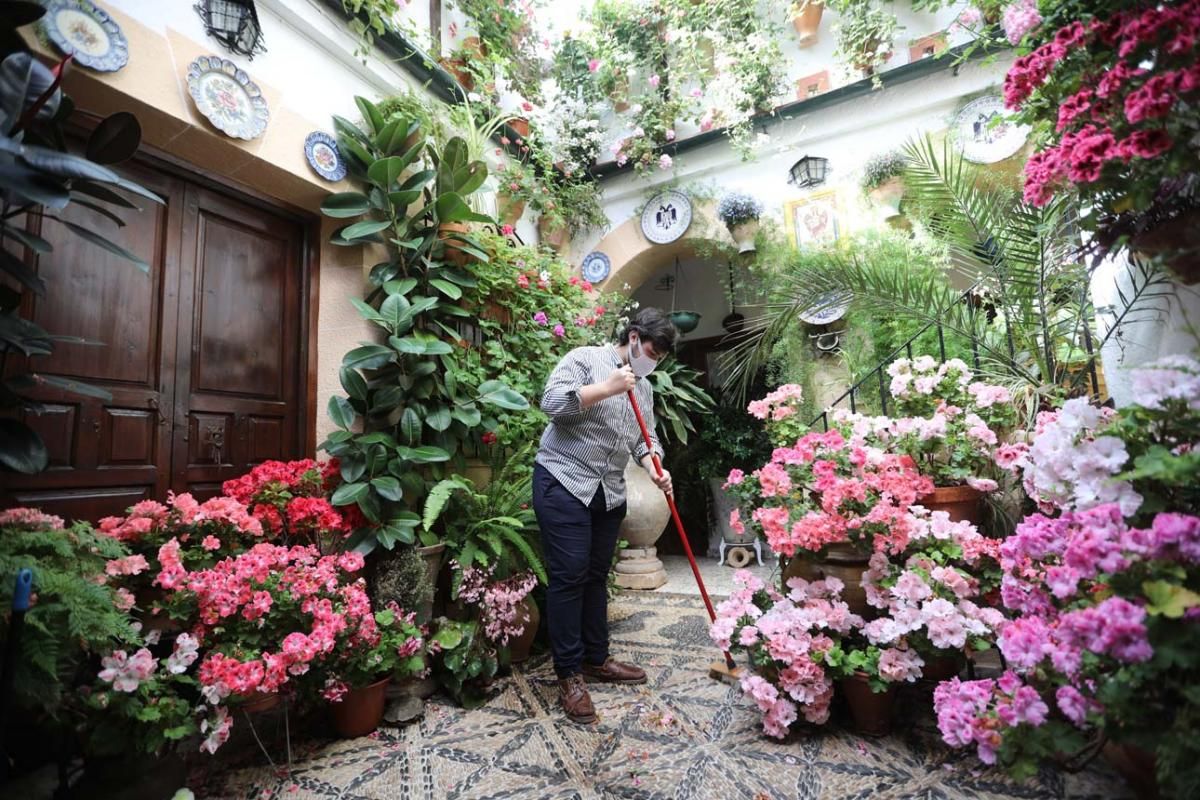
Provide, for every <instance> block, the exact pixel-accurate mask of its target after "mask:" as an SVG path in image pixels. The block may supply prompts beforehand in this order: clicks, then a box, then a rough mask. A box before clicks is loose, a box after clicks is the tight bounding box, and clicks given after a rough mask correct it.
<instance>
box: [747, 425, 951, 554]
mask: <svg viewBox="0 0 1200 800" xmlns="http://www.w3.org/2000/svg"><path fill="white" fill-rule="evenodd" d="M725 488H726V489H728V490H730V492H731V494H733V495H734V496H735V497H736V498H737V500H738V504H739V508H737V509H735V510H734V511H733V513H732V516H731V518H730V524H731V525H732V526H733V527H734V528H735V529H736V530H739V532H740V531H742V530H744V526H745V525H751V526H752V527H753V528H754V529H755V531H756V532H757V533H759V534H760V535H763V536H765V537H766V540H767V542H768V543H769V544H770V546H771V549H772V550H774V551H775V552H776V553H778V554H779V555H783V556H786V557H788V558H791V557H792V556H794V555H795V554H796V551H797V550H798V549H800V550H820V549H821V548H823V547H825V546H827V545H830V544H835V543H842V542H848V543H852V544H854V545H855V546H857V547H861V548H864V549H874V550H877V551H886V552H891V553H899V552H902V551H903V550H904V548H905V547H906V546H907V545H908V534H909V528H910V526H911V525H912V515H911V514H909V513H908V509H909V507H910V506H912V505H913V504H914V503H916V502H917V500H918V498H920V497H921V496H922V495H925V494H928V493H929V492H931V491H933V483H932V481H930V480H929V479H928V478H926V477H923V476H922V475H920V474H919V473H918V472H917V470H916V469H915V467H914V466H913V462H912V459H910V458H908V457H907V456H898V455H893V454H890V453H885V452H883V451H882V450H880V449H879V448H877V447H873V446H870V445H858V444H852V443H851V442H850V441H848V440H847V439H846V438H845V437H844V436H843V435H842V434H841V432H839V431H838V430H836V429H832V430H830V431H828V432H827V433H815V432H814V433H809V434H805V435H804V436H802V437H801V438H800V439H798V440H797V441H796V443H795V445H794V446H792V447H778V448H776V449H775V451H774V453H772V455H771V460H770V462H768V463H767V464H765V465H764V466H762V467H761V468H759V469H757V470H755V471H754V472H753V473H751V474H749V475H744V474H742V472H741V470H733V471H732V472H731V473H730V474H729V477H728V480H727V481H726V483H725ZM742 511H747V512H748V516H749V519H748V520H745V521H743V520H742V518H741V512H742Z"/></svg>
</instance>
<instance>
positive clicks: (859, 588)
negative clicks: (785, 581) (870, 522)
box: [816, 543, 873, 616]
mask: <svg viewBox="0 0 1200 800" xmlns="http://www.w3.org/2000/svg"><path fill="white" fill-rule="evenodd" d="M870 558H871V557H870V555H869V554H868V553H864V552H863V551H861V550H859V549H858V548H857V547H855V546H854V545H851V544H848V543H847V544H841V543H839V544H831V545H829V546H828V547H826V548H825V551H824V553H823V554H822V555H821V556H820V557H819V558H818V559H817V562H816V566H817V573H818V574H819V575H820V576H821V577H822V578H837V579H838V580H840V581H841V582H842V583H844V584H845V588H844V589H842V599H843V600H845V601H846V605H847V606H849V607H850V610H851V611H852V612H853V613H855V614H858V615H859V616H864V615H868V614H870V613H872V610H873V609H872V608H871V606H870V605H869V604H868V603H867V592H866V590H865V589H864V588H863V579H862V576H863V573H864V572H865V571H866V570H867V562H868V561H869V560H870Z"/></svg>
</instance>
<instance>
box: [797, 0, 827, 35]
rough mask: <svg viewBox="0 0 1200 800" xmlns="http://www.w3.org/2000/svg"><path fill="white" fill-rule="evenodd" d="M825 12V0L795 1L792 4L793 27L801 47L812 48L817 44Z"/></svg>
mask: <svg viewBox="0 0 1200 800" xmlns="http://www.w3.org/2000/svg"><path fill="white" fill-rule="evenodd" d="M824 11H825V0H795V2H793V3H792V7H791V15H792V25H793V26H794V27H795V29H796V38H797V40H798V43H799V45H800V46H801V47H812V46H813V45H814V44H816V43H817V30H818V29H819V28H820V26H821V15H822V14H823V13H824Z"/></svg>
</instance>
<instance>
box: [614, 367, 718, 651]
mask: <svg viewBox="0 0 1200 800" xmlns="http://www.w3.org/2000/svg"><path fill="white" fill-rule="evenodd" d="M627 394H628V395H629V404H630V405H631V406H633V415H634V416H635V417H637V422H638V427H639V428H641V429H642V441H644V442H645V443H646V447H647V448H649V450H650V458H651V459H652V460H653V461H654V469H655V471H656V472H657V473H658V474H659V476H661V475H662V474H663V468H662V461H660V460H659V458H658V453H655V452H654V444H653V442H651V441H650V429H649V428H647V427H646V420H645V419H643V418H642V409H641V408H639V407H638V402H637V398H636V397H634V396H633V390H632V389H630V390H629V392H627ZM663 494H666V492H664V493H663ZM666 496H667V507H668V508H670V509H671V518H672V519H674V520H675V530H676V531H678V533H679V541H680V542H682V543H683V552H684V553H686V554H687V559H688V563H689V564H691V565H692V575H694V576H695V577H696V586H698V587H699V588H700V596H701V597H703V598H704V607H705V608H707V609H708V618H709V620H711V621H712V622H716V621H717V612H716V611H715V610H714V609H713V604H712V600H710V599H709V597H708V590H707V589H705V588H704V579H703V578H701V577H700V567H699V566H698V565H697V564H696V557H695V556H694V555H692V545H691V543H690V542H689V541H688V537H687V533H686V532H685V531H684V529H683V520H681V519H680V518H679V509H677V508H676V507H675V498H674V497H673V496H672V495H669V494H667V495H666ZM725 663H727V664H729V665H730V666H731V667H732V666H733V663H734V662H733V657H732V656H731V655H729V652H728V651H725Z"/></svg>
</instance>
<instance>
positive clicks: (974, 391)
mask: <svg viewBox="0 0 1200 800" xmlns="http://www.w3.org/2000/svg"><path fill="white" fill-rule="evenodd" d="M887 371H888V374H889V375H890V376H891V378H892V380H891V384H890V386H889V390H890V393H891V395H892V398H893V399H894V400H895V404H896V411H897V414H898V415H902V416H898V417H897V418H896V419H894V420H892V421H891V423H890V425H889V426H887V431H885V432H884V435H886V436H888V437H890V443H888V444H887V445H886V446H887V447H888V448H889V449H890V450H892V451H893V452H897V453H904V454H906V455H907V456H909V457H911V458H912V459H913V460H914V462H915V463H916V464H917V468H918V469H919V470H920V471H921V473H922V474H923V475H926V476H928V477H929V478H930V479H931V480H932V481H933V483H934V487H935V488H934V490H933V491H932V492H929V493H928V496H925V497H922V498H921V500H920V502H921V504H922V505H924V506H926V507H927V508H929V509H931V510H944V511H947V512H949V513H950V516H951V518H952V519H955V520H959V519H965V520H968V521H970V522H973V523H976V524H978V523H979V521H980V518H981V513H982V506H981V504H982V500H983V496H984V494H987V493H989V492H993V491H995V490H997V489H998V488H999V486H1000V483H999V481H998V480H997V478H1002V477H1003V476H1004V475H1005V474H1009V473H1011V472H1012V471H1013V470H1014V469H1016V467H1017V465H1018V464H1019V463H1020V461H1021V459H1022V457H1023V454H1024V451H1025V446H1024V445H1023V444H1021V443H1008V442H1006V432H1007V431H1009V430H1011V429H1012V428H1013V426H1014V425H1015V421H1016V412H1015V410H1014V408H1013V405H1012V400H1013V396H1012V393H1011V392H1010V391H1009V390H1008V389H1007V388H1005V387H1003V386H998V385H993V384H985V383H983V382H981V381H976V380H975V379H974V378H975V376H974V373H973V372H972V371H971V370H970V368H969V367H967V365H966V364H965V363H963V362H962V361H961V360H959V359H953V358H952V359H949V360H947V361H945V362H942V363H940V364H939V363H938V361H937V360H936V359H934V358H933V357H932V356H919V357H917V358H915V359H907V358H902V359H898V360H896V361H894V362H892V364H890V365H889V366H888V369H887ZM838 416H839V417H840V418H841V419H843V422H844V423H848V424H852V423H849V418H847V417H845V416H844V415H838Z"/></svg>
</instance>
